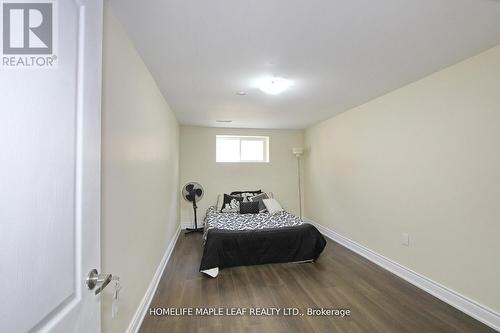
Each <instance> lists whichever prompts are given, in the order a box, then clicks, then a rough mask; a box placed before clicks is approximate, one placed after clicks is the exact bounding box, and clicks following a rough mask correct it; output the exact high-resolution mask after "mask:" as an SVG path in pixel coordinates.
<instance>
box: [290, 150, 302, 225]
mask: <svg viewBox="0 0 500 333" xmlns="http://www.w3.org/2000/svg"><path fill="white" fill-rule="evenodd" d="M303 153H304V149H303V148H292V154H294V155H295V157H297V175H298V179H299V214H300V218H302V190H301V186H302V185H301V181H300V157H301V156H302V154H303Z"/></svg>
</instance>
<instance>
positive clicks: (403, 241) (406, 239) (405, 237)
mask: <svg viewBox="0 0 500 333" xmlns="http://www.w3.org/2000/svg"><path fill="white" fill-rule="evenodd" d="M401 244H403V245H404V246H410V235H409V234H407V233H402V234H401Z"/></svg>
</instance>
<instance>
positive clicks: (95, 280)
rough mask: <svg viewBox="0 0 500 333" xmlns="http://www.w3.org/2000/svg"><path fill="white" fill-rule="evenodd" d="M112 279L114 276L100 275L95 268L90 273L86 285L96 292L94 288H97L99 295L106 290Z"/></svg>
mask: <svg viewBox="0 0 500 333" xmlns="http://www.w3.org/2000/svg"><path fill="white" fill-rule="evenodd" d="M112 279H113V275H111V274H99V272H98V271H97V269H95V268H94V269H93V270H91V271H90V272H89V275H88V276H87V279H86V280H85V283H86V284H87V287H88V288H89V290H94V288H95V287H96V286H97V289H96V290H95V294H96V295H98V294H100V293H101V291H103V289H104V288H106V286H107V285H108V284H109V283H110V282H111V280H112Z"/></svg>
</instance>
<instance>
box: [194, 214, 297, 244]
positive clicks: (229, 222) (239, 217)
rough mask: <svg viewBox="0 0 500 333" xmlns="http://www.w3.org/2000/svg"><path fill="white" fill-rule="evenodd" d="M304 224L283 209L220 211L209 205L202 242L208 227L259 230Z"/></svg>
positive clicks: (205, 237) (204, 239)
mask: <svg viewBox="0 0 500 333" xmlns="http://www.w3.org/2000/svg"><path fill="white" fill-rule="evenodd" d="M301 224H304V222H303V221H302V220H301V219H300V218H299V217H297V216H295V215H293V214H290V213H288V212H285V211H281V212H277V213H275V214H269V213H259V214H240V213H220V212H217V209H216V207H210V208H208V210H207V215H206V216H205V230H204V233H203V242H205V241H206V239H207V233H208V231H209V230H210V229H224V230H238V231H241V230H259V229H270V228H284V227H294V226H298V225H301Z"/></svg>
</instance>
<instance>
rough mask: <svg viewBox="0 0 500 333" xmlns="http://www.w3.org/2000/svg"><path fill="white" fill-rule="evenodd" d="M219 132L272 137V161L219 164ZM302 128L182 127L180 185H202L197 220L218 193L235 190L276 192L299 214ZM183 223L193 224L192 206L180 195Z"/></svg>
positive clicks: (286, 207)
mask: <svg viewBox="0 0 500 333" xmlns="http://www.w3.org/2000/svg"><path fill="white" fill-rule="evenodd" d="M216 135H262V136H269V160H270V162H269V163H216V162H215V136H216ZM302 144H303V131H300V130H262V129H258V130H257V129H228V128H209V127H193V126H181V157H180V160H181V162H180V165H181V170H180V174H181V176H180V186H181V187H182V186H183V185H184V184H186V183H187V182H189V181H196V182H198V183H200V184H201V185H203V187H204V189H205V196H204V197H203V199H202V200H201V201H200V202H199V203H198V217H199V219H198V221H199V223H202V221H203V218H204V216H205V212H206V210H207V208H208V207H209V206H211V205H215V203H216V202H217V195H218V194H223V193H230V192H231V191H236V190H258V189H262V190H263V191H265V192H273V193H274V195H275V197H276V198H277V199H278V200H279V202H280V203H281V204H282V205H283V207H284V208H285V209H287V210H288V211H290V212H291V213H295V214H297V215H298V212H299V199H298V178H297V159H296V158H295V156H294V155H292V148H293V147H302ZM180 206H181V222H182V223H192V221H193V208H192V205H190V204H189V203H188V202H186V201H185V200H184V199H182V198H181V205H180Z"/></svg>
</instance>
